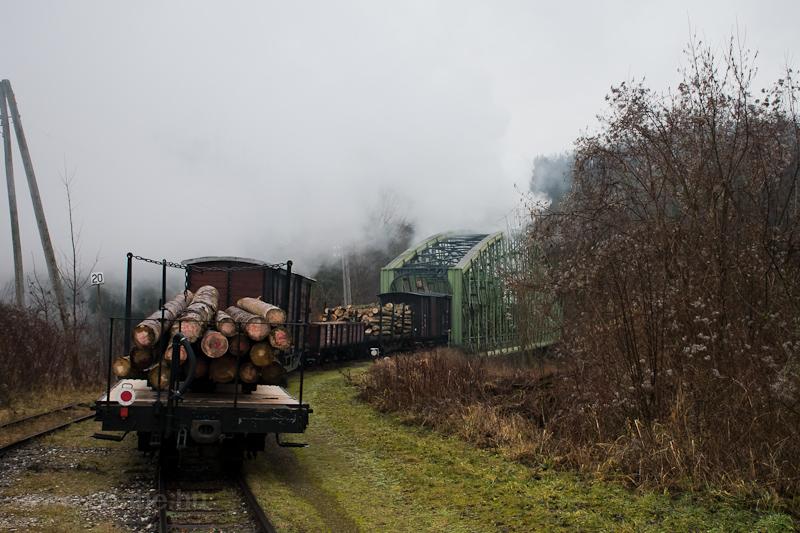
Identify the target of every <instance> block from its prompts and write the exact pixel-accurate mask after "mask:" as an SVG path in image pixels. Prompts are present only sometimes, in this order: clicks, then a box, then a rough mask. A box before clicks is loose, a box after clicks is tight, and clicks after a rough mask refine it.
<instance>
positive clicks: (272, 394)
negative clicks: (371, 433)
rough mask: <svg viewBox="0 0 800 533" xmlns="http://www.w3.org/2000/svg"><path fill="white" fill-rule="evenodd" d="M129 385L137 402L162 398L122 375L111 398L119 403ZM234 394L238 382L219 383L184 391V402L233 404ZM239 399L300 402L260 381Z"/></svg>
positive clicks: (243, 402) (257, 403) (241, 402)
mask: <svg viewBox="0 0 800 533" xmlns="http://www.w3.org/2000/svg"><path fill="white" fill-rule="evenodd" d="M128 387H130V389H132V390H133V392H134V393H135V394H136V402H135V403H136V405H141V406H146V405H153V404H154V403H155V402H156V399H157V398H158V391H155V390H153V389H151V388H150V386H149V385H148V384H147V381H146V380H143V379H122V380H120V381H118V382H117V384H116V385H114V387H113V388H112V389H111V394H110V396H111V401H112V402H114V403H117V402H118V401H119V394H120V392H122V390H123V388H128ZM233 397H234V385H232V384H221V385H217V390H216V391H214V392H192V391H187V392H186V393H185V394H184V400H183V401H182V402H181V404H182V405H184V406H188V405H192V406H196V407H202V406H208V407H216V406H221V405H233ZM166 399H167V397H166V392H165V391H161V401H162V402H164V401H166ZM105 401H106V395H105V394H104V395H103V397H102V398H100V399H99V400H98V403H100V402H105ZM236 403H237V406H238V407H242V408H251V407H267V406H275V407H286V406H299V405H300V402H299V400H298V399H297V398H295V397H294V396H292V395H291V394H289V393H288V392H286V391H285V390H284V389H283V388H282V387H279V386H277V385H258V387H257V388H256V390H255V391H253V392H250V393H243V392H241V391H240V392H239V393H238V395H237V398H236Z"/></svg>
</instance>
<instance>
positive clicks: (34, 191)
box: [2, 80, 69, 330]
mask: <svg viewBox="0 0 800 533" xmlns="http://www.w3.org/2000/svg"><path fill="white" fill-rule="evenodd" d="M2 83H3V89H4V90H5V97H6V100H8V106H9V108H10V109H11V118H12V119H13V121H14V132H15V133H16V135H17V143H18V144H19V151H20V155H21V156H22V165H23V166H24V167H25V175H26V176H27V178H28V189H30V191H31V201H32V202H33V211H34V213H35V215H36V224H37V225H38V226H39V238H40V239H41V240H42V249H43V251H44V259H45V262H46V263H47V271H48V273H49V274H50V284H51V285H52V286H53V292H54V293H55V295H56V303H57V305H58V311H59V313H60V314H61V324H62V325H63V327H64V329H65V330H66V329H67V328H68V327H69V310H68V308H67V300H66V298H64V288H63V286H62V285H61V275H60V274H59V272H58V264H57V263H56V254H55V252H54V251H53V244H52V242H50V232H49V231H48V230H47V220H46V219H45V217H44V208H43V207H42V198H41V196H40V195H39V186H38V185H37V183H36V175H35V174H34V173H33V162H32V161H31V154H30V151H29V150H28V142H27V141H26V140H25V132H24V131H22V122H21V121H20V118H19V110H18V109H17V101H16V99H15V98H14V92H13V91H12V90H11V82H9V81H8V80H3V82H2Z"/></svg>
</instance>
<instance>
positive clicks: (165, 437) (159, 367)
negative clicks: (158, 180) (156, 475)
mask: <svg viewBox="0 0 800 533" xmlns="http://www.w3.org/2000/svg"><path fill="white" fill-rule="evenodd" d="M134 261H143V262H144V264H145V265H147V267H148V268H149V267H151V266H152V264H155V265H158V266H160V267H161V270H162V300H161V301H162V305H161V311H160V316H161V318H160V319H159V318H157V315H158V314H159V313H158V312H156V313H155V314H154V315H156V318H155V320H156V324H158V323H160V326H159V327H157V328H156V329H161V331H162V334H161V335H160V336H159V338H158V344H157V346H154V347H152V348H151V351H152V353H153V354H155V358H154V360H156V361H155V362H153V363H152V365H150V367H149V368H147V369H140V370H141V371H139V372H136V371H132V373H131V374H130V375H126V376H123V377H122V378H118V377H117V376H115V375H114V374H112V371H111V367H112V362H113V361H115V358H118V357H119V355H120V354H117V353H115V351H118V349H117V350H115V347H117V346H122V351H123V354H122V357H123V358H125V357H126V355H127V354H131V357H130V359H131V360H132V359H133V356H132V353H133V350H137V349H142V348H141V346H139V344H141V341H138V344H137V343H135V342H134V343H133V344H134V345H133V346H132V342H133V341H134V340H136V339H134V336H133V335H132V329H134V328H135V326H136V325H137V323H141V322H142V321H143V320H144V319H146V318H147V317H132V316H131V301H132V292H133V283H132V280H133V265H134ZM137 268H138V266H137ZM170 269H174V270H179V271H181V273H182V274H183V278H184V286H185V290H186V291H188V292H193V293H195V292H197V291H199V290H200V288H201V287H207V286H213V287H214V288H215V289H216V292H217V294H218V302H217V306H218V308H219V309H225V308H227V307H229V306H232V305H236V304H237V302H238V301H239V300H240V299H241V298H252V299H256V300H260V301H263V302H265V303H270V304H272V305H274V306H277V307H279V308H280V309H282V310H284V311H285V312H286V319H285V322H283V323H282V324H281V325H280V327H281V328H282V331H284V333H283V336H284V337H285V338H288V339H291V343H290V344H287V345H286V346H282V348H283V349H275V348H274V347H273V348H270V349H269V350H268V354H269V357H270V359H271V361H270V362H269V363H267V362H266V360H259V361H258V363H259V364H261V365H263V367H259V366H257V365H255V364H254V363H255V359H254V356H253V354H252V352H250V353H248V352H246V351H243V350H242V347H241V344H240V343H239V342H238V341H237V342H230V346H229V347H228V354H225V355H223V354H220V355H215V356H214V359H212V360H211V362H210V364H211V365H212V366H213V365H216V364H217V362H220V361H222V360H223V359H225V361H226V364H227V365H228V366H229V367H230V368H226V369H225V370H229V372H228V373H227V374H224V375H225V376H226V377H225V378H224V379H223V378H219V377H217V378H216V379H209V378H208V376H207V375H201V372H200V367H201V366H203V364H206V363H208V361H209V358H210V357H211V356H210V355H204V354H203V353H201V352H202V351H204V350H205V347H204V346H202V345H201V344H202V343H200V342H190V341H189V339H187V337H186V335H184V333H183V331H184V329H182V327H181V324H180V323H181V320H182V319H180V318H179V319H176V320H174V321H173V323H176V324H178V327H177V328H176V329H177V331H173V330H171V329H169V328H168V327H167V325H166V323H167V319H166V318H164V317H165V309H166V306H165V305H164V303H163V302H167V301H168V300H167V292H166V287H167V273H168V271H170ZM312 283H313V279H311V278H307V277H304V276H301V275H298V274H296V273H293V272H292V263H291V262H287V263H284V264H280V265H275V264H269V263H266V262H263V261H257V260H253V259H244V258H238V257H201V258H197V259H190V260H186V261H183V262H181V263H171V262H167V261H165V260H164V261H154V260H148V259H144V258H141V257H138V256H133V255H132V254H129V255H128V289H127V298H126V317H125V319H124V321H122V322H123V327H116V328H115V325H117V326H118V323H119V320H117V321H116V324H115V320H114V319H112V321H111V335H110V341H109V372H108V383H107V390H106V394H105V396H103V397H102V398H100V399H99V400H98V401H97V402H96V403H95V405H94V410H95V412H96V415H95V420H97V421H100V422H102V429H103V431H115V432H123V433H124V434H123V435H122V436H121V437H120V436H118V435H108V434H98V435H96V436H97V437H98V438H107V439H112V440H121V439H122V438H123V437H124V436H125V435H127V434H128V433H129V432H136V434H137V436H138V444H139V448H140V449H141V450H152V449H155V448H159V449H161V450H162V451H163V450H167V451H168V452H174V451H175V450H181V449H183V448H184V447H187V446H197V445H212V446H220V447H221V448H222V449H223V450H224V451H225V452H226V454H227V455H228V456H229V457H230V458H231V459H234V460H241V458H242V457H243V454H244V453H245V452H251V453H254V452H258V451H263V450H264V441H265V438H266V436H267V435H269V434H275V436H276V438H278V436H279V434H284V433H302V432H303V431H304V430H305V429H306V427H307V425H308V419H309V414H310V413H311V412H312V411H311V408H310V406H309V405H308V404H307V403H305V402H303V397H302V378H303V371H302V369H303V365H302V362H303V353H304V350H305V346H306V344H307V342H308V339H307V335H308V330H307V324H308V317H309V313H310V295H311V285H312ZM188 292H186V293H185V294H188ZM176 298H177V297H176ZM215 316H216V315H215ZM209 322H210V321H209ZM262 322H263V321H262ZM204 326H205V327H208V328H209V329H210V328H211V324H210V323H209V324H204ZM238 326H239V329H240V330H244V326H245V325H244V324H238ZM272 328H273V329H276V325H275V324H273V325H272ZM119 335H122V336H123V342H118V341H119V339H118V337H119ZM234 335H236V334H234ZM239 336H243V335H241V334H240V335H239ZM242 342H246V341H242ZM225 343H226V344H225V346H228V341H225ZM261 344H266V341H263V342H261ZM234 346H236V347H237V348H236V349H235V350H234ZM254 346H255V344H254ZM268 348H269V347H268ZM184 353H185V354H186V355H185V358H186V361H185V362H182V364H178V361H182V359H183V357H184V355H183V354H184ZM162 354H163V356H162ZM230 354H233V355H230ZM251 358H252V360H251ZM173 362H174V363H173ZM228 362H229V363H228ZM201 363H202V364H201ZM247 365H249V367H252V368H255V369H256V370H257V372H256V373H255V374H254V376H255V377H254V378H253V376H251V375H250V374H245V373H244V372H243V368H244V367H245V366H247ZM217 366H220V365H217ZM221 366H225V365H221ZM252 368H251V369H252ZM275 369H277V370H275ZM296 369H299V370H300V373H299V374H300V380H301V385H300V394H299V398H295V397H294V396H292V395H291V394H289V393H288V392H287V391H286V389H285V388H284V387H283V386H281V385H280V382H276V381H275V379H276V377H278V378H279V377H280V376H283V375H284V373H285V372H287V371H291V370H296ZM153 373H155V375H156V378H155V379H152V375H153ZM148 376H150V377H151V379H147V378H148ZM247 376H250V379H247ZM278 442H279V444H282V445H293V444H287V443H281V440H280V438H278Z"/></svg>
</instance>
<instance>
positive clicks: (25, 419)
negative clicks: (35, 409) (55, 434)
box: [0, 402, 87, 429]
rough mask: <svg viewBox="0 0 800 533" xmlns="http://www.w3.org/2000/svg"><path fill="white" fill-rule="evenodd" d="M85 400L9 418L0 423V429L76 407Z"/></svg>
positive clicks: (83, 403)
mask: <svg viewBox="0 0 800 533" xmlns="http://www.w3.org/2000/svg"><path fill="white" fill-rule="evenodd" d="M86 403H87V402H78V403H73V404H72V405H65V406H63V407H56V408H55V409H50V410H49V411H45V412H44V413H36V414H34V415H29V416H26V417H23V418H17V419H16V420H11V421H9V422H5V423H3V424H0V429H2V428H4V427H8V426H13V425H14V424H21V423H23V422H27V421H28V420H33V419H35V418H40V417H42V416H46V415H51V414H53V413H58V412H60V411H66V410H67V409H72V408H73V407H78V406H81V405H85V404H86Z"/></svg>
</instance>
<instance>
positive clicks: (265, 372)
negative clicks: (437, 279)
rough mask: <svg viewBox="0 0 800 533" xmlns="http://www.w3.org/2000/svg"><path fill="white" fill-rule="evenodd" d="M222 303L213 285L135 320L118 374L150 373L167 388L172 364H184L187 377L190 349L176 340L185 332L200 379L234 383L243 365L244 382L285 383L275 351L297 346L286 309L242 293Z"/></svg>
mask: <svg viewBox="0 0 800 533" xmlns="http://www.w3.org/2000/svg"><path fill="white" fill-rule="evenodd" d="M218 306H219V292H218V291H217V289H216V288H215V287H213V286H211V285H206V286H204V287H201V288H200V289H198V290H197V292H195V293H194V294H192V293H191V292H189V291H186V292H182V293H180V294H177V295H176V296H175V297H174V298H173V299H172V300H170V301H169V302H167V303H166V304H165V305H164V309H163V310H162V309H159V310H158V311H155V312H154V313H153V314H151V315H150V316H148V317H147V318H146V319H145V320H143V321H141V322H140V323H139V324H138V325H137V326H136V328H135V329H134V330H133V333H132V336H131V340H132V341H133V347H132V348H131V352H130V353H129V354H128V355H126V356H124V357H120V358H118V359H116V360H115V361H114V362H113V363H112V365H111V370H112V371H113V372H114V374H115V375H116V376H117V377H119V378H139V379H147V380H148V382H149V383H150V386H151V387H153V388H161V389H165V388H166V387H167V386H168V382H169V373H170V368H171V365H173V364H179V365H181V372H182V378H181V379H185V378H186V377H187V376H186V373H187V372H188V368H189V364H188V361H187V354H186V350H185V349H184V348H183V346H180V347H179V349H177V350H176V349H174V348H173V347H172V345H171V339H172V337H173V335H174V334H175V333H177V332H181V333H183V334H184V335H185V336H186V339H187V340H188V341H189V343H190V344H191V345H192V349H193V351H194V353H195V357H196V361H197V365H196V368H195V375H194V378H195V382H197V383H199V384H201V385H202V384H203V383H205V384H206V386H208V385H209V384H210V386H212V387H213V383H230V382H233V381H235V380H236V372H237V368H238V373H239V382H240V383H249V384H255V383H263V384H267V385H278V384H280V383H281V381H282V379H283V377H284V374H285V371H284V368H283V365H281V363H280V362H279V361H278V360H277V358H276V354H277V353H279V352H280V351H286V350H290V349H291V348H292V347H293V345H292V335H291V333H290V331H289V330H288V329H287V328H286V325H285V323H286V316H287V315H286V312H285V311H284V310H282V309H280V308H279V307H277V306H275V305H272V304H269V303H266V302H262V301H261V300H260V299H258V298H242V299H240V300H239V301H238V302H236V305H235V306H230V307H228V308H227V309H225V310H221V309H218ZM167 333H168V334H169V338H168V339H167V338H165V336H166V335H165V334H167ZM162 350H163V352H162Z"/></svg>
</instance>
